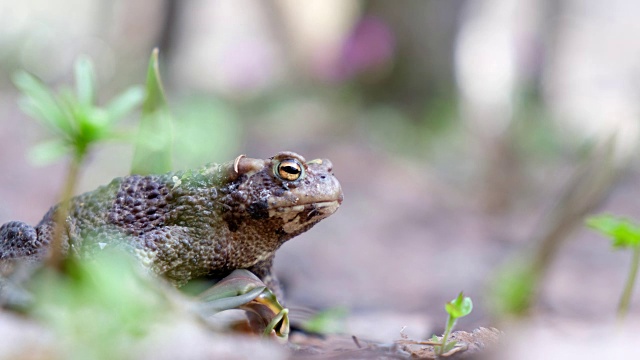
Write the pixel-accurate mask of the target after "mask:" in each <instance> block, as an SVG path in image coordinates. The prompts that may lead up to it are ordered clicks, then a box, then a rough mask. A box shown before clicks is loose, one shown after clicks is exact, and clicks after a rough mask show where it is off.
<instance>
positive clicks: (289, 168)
mask: <svg viewBox="0 0 640 360" xmlns="http://www.w3.org/2000/svg"><path fill="white" fill-rule="evenodd" d="M275 170H276V171H275V173H276V175H277V176H278V177H279V178H281V179H282V180H288V181H295V180H298V179H300V177H301V176H302V173H303V171H304V169H303V167H302V164H300V162H299V161H298V160H295V159H287V160H283V161H282V162H281V163H279V164H278V166H276V169H275Z"/></svg>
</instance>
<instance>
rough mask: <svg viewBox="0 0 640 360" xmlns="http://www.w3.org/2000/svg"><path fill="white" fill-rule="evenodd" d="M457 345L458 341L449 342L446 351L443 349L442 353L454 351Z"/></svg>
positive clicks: (445, 347)
mask: <svg viewBox="0 0 640 360" xmlns="http://www.w3.org/2000/svg"><path fill="white" fill-rule="evenodd" d="M457 343H458V342H457V341H449V342H448V343H446V345H445V346H444V349H442V353H446V352H448V351H450V350H451V349H453V348H454V347H455V346H456V344H457Z"/></svg>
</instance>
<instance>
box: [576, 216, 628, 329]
mask: <svg viewBox="0 0 640 360" xmlns="http://www.w3.org/2000/svg"><path fill="white" fill-rule="evenodd" d="M586 224H587V226H588V227H590V228H592V229H594V230H596V231H598V232H600V233H601V234H603V235H605V236H607V237H609V238H611V240H612V246H613V248H614V249H630V250H631V251H632V252H633V256H632V260H631V267H630V269H629V275H628V276H627V281H626V282H625V286H624V289H623V291H622V295H621V296H620V302H619V303H618V319H619V320H624V318H625V317H626V315H627V312H628V311H629V304H630V303H631V295H632V294H633V286H634V284H635V282H636V277H637V275H638V266H639V265H640V224H636V223H633V222H631V221H630V220H627V219H623V218H618V217H614V216H611V215H599V216H593V217H590V218H588V219H587V220H586Z"/></svg>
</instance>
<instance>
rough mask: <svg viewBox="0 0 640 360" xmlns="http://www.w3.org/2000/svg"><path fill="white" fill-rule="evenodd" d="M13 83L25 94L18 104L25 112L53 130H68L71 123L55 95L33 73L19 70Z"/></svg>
mask: <svg viewBox="0 0 640 360" xmlns="http://www.w3.org/2000/svg"><path fill="white" fill-rule="evenodd" d="M13 83H14V84H15V85H16V87H17V88H18V89H19V90H20V91H21V92H22V93H23V94H24V95H25V98H24V99H23V100H22V101H21V102H20V105H21V107H22V109H23V111H24V112H25V113H27V114H28V115H29V116H31V117H33V118H34V119H36V120H39V121H40V122H42V123H43V124H45V125H46V126H48V127H50V128H51V129H53V130H56V131H61V132H63V133H67V132H69V130H70V129H71V125H70V123H69V119H68V118H67V116H66V114H65V113H64V111H63V110H62V108H61V107H60V104H59V103H58V100H57V99H56V97H55V95H54V94H53V93H52V92H51V91H50V90H49V89H48V88H47V87H46V86H45V85H44V84H43V83H42V82H41V81H40V80H38V79H36V78H35V77H34V76H33V75H31V74H29V73H26V72H24V71H20V72H18V73H16V74H15V75H14V77H13Z"/></svg>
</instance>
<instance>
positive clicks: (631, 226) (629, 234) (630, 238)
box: [586, 215, 640, 248]
mask: <svg viewBox="0 0 640 360" xmlns="http://www.w3.org/2000/svg"><path fill="white" fill-rule="evenodd" d="M586 224H587V226H588V227H590V228H592V229H594V230H597V231H599V232H600V233H601V234H603V235H605V236H607V237H609V238H611V239H612V240H613V241H612V245H613V247H615V248H628V247H637V246H640V226H638V225H637V224H635V223H633V222H631V221H630V220H627V219H623V218H617V217H614V216H611V215H600V216H593V217H590V218H588V219H587V221H586Z"/></svg>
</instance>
